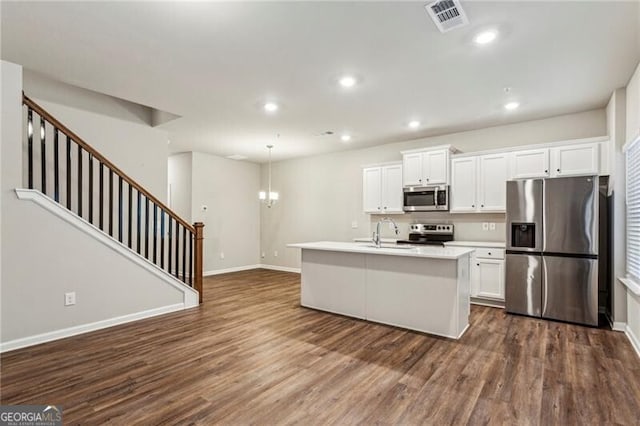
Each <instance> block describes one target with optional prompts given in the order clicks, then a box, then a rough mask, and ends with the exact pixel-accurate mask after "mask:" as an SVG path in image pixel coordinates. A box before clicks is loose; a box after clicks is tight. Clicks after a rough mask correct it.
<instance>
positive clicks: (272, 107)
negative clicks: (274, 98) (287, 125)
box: [264, 102, 278, 112]
mask: <svg viewBox="0 0 640 426" xmlns="http://www.w3.org/2000/svg"><path fill="white" fill-rule="evenodd" d="M264 110H265V111H267V112H276V111H277V110H278V104H277V103H275V102H267V103H266V104H264Z"/></svg>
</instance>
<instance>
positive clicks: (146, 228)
mask: <svg viewBox="0 0 640 426" xmlns="http://www.w3.org/2000/svg"><path fill="white" fill-rule="evenodd" d="M144 200H145V201H144V202H145V209H144V215H145V216H144V257H146V258H147V259H149V199H148V198H147V197H146V196H145V197H144Z"/></svg>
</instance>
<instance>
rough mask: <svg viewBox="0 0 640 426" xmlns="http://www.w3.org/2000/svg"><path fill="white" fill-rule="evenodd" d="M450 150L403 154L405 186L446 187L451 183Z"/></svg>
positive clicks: (403, 180)
mask: <svg viewBox="0 0 640 426" xmlns="http://www.w3.org/2000/svg"><path fill="white" fill-rule="evenodd" d="M450 152H451V151H450V148H448V147H447V148H443V149H432V150H421V151H418V152H414V151H411V152H403V153H402V154H403V155H402V168H403V170H404V172H403V173H404V174H403V179H402V182H403V185H404V186H429V185H446V184H448V183H449V154H450Z"/></svg>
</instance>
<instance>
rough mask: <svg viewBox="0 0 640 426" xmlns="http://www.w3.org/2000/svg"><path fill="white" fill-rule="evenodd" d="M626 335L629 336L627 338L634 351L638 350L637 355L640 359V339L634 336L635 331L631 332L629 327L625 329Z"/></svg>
mask: <svg viewBox="0 0 640 426" xmlns="http://www.w3.org/2000/svg"><path fill="white" fill-rule="evenodd" d="M624 334H626V335H627V338H628V339H629V341H630V342H631V346H633V349H635V350H636V354H638V357H640V339H639V338H638V336H636V335H635V334H633V330H631V327H629V325H627V326H626V327H625V330H624Z"/></svg>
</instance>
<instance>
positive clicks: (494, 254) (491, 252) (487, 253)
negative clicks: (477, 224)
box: [476, 248, 504, 259]
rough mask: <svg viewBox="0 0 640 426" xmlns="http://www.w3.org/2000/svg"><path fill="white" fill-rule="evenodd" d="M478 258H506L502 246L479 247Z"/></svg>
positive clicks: (477, 250)
mask: <svg viewBox="0 0 640 426" xmlns="http://www.w3.org/2000/svg"><path fill="white" fill-rule="evenodd" d="M476 258H482V259H504V249H501V248H477V249H476Z"/></svg>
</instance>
